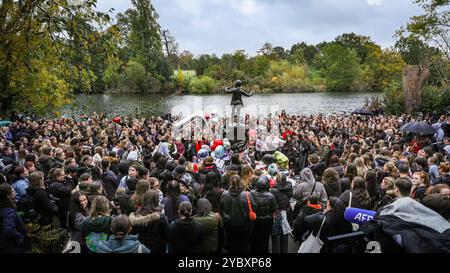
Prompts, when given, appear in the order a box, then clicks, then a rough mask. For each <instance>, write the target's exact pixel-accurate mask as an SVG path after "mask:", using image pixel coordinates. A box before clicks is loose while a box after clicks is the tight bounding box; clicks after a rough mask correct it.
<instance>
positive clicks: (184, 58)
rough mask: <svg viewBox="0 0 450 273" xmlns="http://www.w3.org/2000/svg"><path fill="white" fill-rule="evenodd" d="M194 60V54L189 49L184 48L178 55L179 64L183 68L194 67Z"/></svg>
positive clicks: (189, 68)
mask: <svg viewBox="0 0 450 273" xmlns="http://www.w3.org/2000/svg"><path fill="white" fill-rule="evenodd" d="M193 60H194V54H192V53H191V52H189V51H187V50H184V51H183V52H181V53H180V55H179V56H178V61H179V66H180V67H181V69H183V70H191V69H194V63H193Z"/></svg>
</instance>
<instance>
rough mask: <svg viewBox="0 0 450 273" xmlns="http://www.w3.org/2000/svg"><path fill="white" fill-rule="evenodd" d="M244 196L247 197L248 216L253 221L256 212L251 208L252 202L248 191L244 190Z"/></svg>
mask: <svg viewBox="0 0 450 273" xmlns="http://www.w3.org/2000/svg"><path fill="white" fill-rule="evenodd" d="M245 196H246V197H247V203H248V209H249V213H248V217H249V218H250V221H255V220H256V213H255V212H254V211H253V209H252V203H251V202H250V195H249V194H248V192H245Z"/></svg>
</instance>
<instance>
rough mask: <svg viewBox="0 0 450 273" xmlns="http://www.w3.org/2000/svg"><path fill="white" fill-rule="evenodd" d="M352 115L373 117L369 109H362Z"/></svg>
mask: <svg viewBox="0 0 450 273" xmlns="http://www.w3.org/2000/svg"><path fill="white" fill-rule="evenodd" d="M352 114H357V115H368V116H372V115H373V112H372V111H370V110H368V109H364V108H361V109H356V110H355V111H353V112H352Z"/></svg>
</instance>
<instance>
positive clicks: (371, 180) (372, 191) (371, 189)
mask: <svg viewBox="0 0 450 273" xmlns="http://www.w3.org/2000/svg"><path fill="white" fill-rule="evenodd" d="M366 183H367V184H366V186H367V192H368V193H369V196H370V198H372V199H375V197H376V195H377V173H376V172H375V170H369V171H367V173H366Z"/></svg>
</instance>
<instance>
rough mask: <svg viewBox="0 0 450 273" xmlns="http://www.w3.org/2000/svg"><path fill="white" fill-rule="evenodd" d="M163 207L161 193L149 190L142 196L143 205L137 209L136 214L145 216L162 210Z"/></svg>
mask: <svg viewBox="0 0 450 273" xmlns="http://www.w3.org/2000/svg"><path fill="white" fill-rule="evenodd" d="M161 211H162V208H161V207H160V206H159V194H158V192H157V191H155V190H148V191H147V192H146V193H145V194H144V196H143V197H142V204H141V207H140V208H139V209H138V210H137V211H136V214H138V215H142V216H145V215H147V214H151V213H154V212H161Z"/></svg>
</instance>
